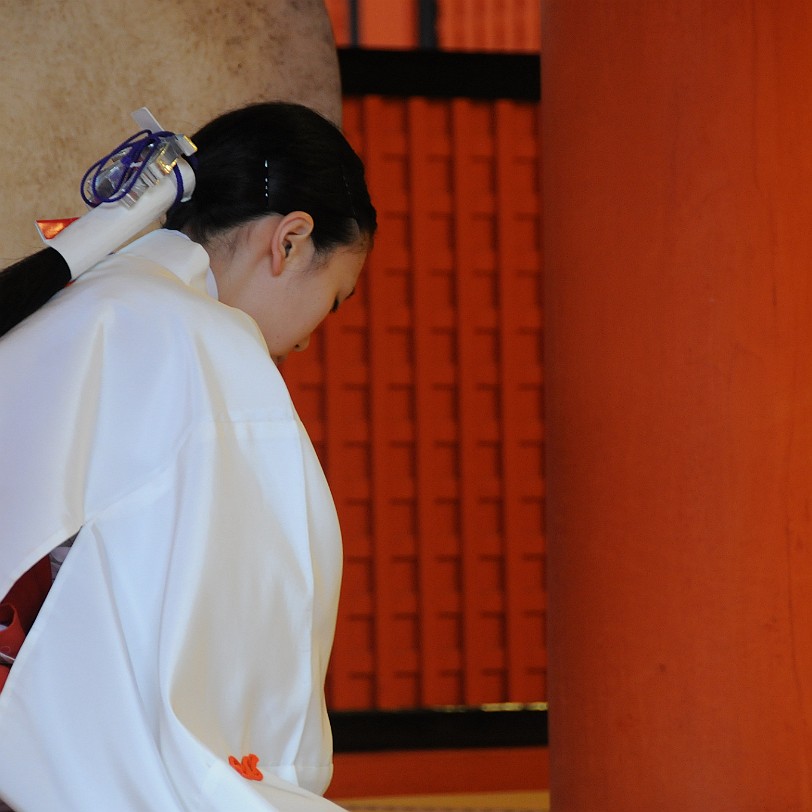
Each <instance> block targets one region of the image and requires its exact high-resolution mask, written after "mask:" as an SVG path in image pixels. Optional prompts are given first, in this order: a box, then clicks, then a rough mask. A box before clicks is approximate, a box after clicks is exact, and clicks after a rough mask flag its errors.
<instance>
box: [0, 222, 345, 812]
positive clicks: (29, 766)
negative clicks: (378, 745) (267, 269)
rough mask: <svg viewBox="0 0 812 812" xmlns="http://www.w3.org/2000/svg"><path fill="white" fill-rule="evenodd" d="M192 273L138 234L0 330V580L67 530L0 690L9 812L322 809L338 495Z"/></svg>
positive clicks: (252, 349) (182, 243)
mask: <svg viewBox="0 0 812 812" xmlns="http://www.w3.org/2000/svg"><path fill="white" fill-rule="evenodd" d="M207 273H208V257H207V255H206V253H205V251H204V250H203V249H202V248H201V247H200V246H198V245H196V244H195V243H193V242H191V241H189V240H187V239H186V238H185V237H184V236H182V235H180V234H177V233H175V232H169V231H156V232H153V233H151V234H149V235H147V236H146V237H142V238H141V239H140V240H138V241H136V242H135V243H133V244H132V245H131V246H129V247H128V248H126V249H124V250H122V251H121V252H119V253H118V254H116V255H113V256H112V257H110V258H108V259H107V260H105V261H104V262H102V263H101V264H100V265H98V266H97V267H96V268H94V269H93V270H91V271H89V272H88V273H87V274H85V275H84V276H82V277H81V278H80V279H79V280H78V281H77V282H76V283H74V284H73V285H71V286H70V287H68V288H67V289H65V290H64V291H62V292H61V293H60V294H58V295H57V296H56V297H55V298H54V299H53V300H51V301H50V302H49V303H48V304H47V305H46V306H45V307H43V308H42V309H41V310H40V311H39V312H37V313H36V314H34V315H33V316H32V317H30V318H29V319H27V320H26V321H24V322H23V323H22V324H20V325H19V326H18V327H17V328H15V329H14V330H13V331H11V332H10V333H8V334H7V335H6V336H5V337H4V338H3V339H2V340H0V427H1V430H2V439H1V440H0V506H1V507H0V517H2V518H0V595H3V594H5V592H6V591H7V590H8V589H9V587H10V586H11V585H12V584H13V583H14V581H15V580H16V579H17V578H18V577H19V576H20V575H21V574H22V573H23V572H24V571H25V570H26V569H28V568H29V567H30V566H31V565H32V564H34V563H35V562H36V561H37V560H38V559H40V558H41V557H43V556H45V555H46V554H47V553H48V552H49V551H50V550H51V549H53V548H54V547H56V546H57V545H58V544H60V543H61V542H63V541H64V540H65V539H67V538H69V537H70V536H72V535H73V534H75V533H76V532H77V531H79V535H78V537H77V539H76V541H75V543H74V545H73V548H72V550H71V552H70V554H69V555H68V557H67V560H66V561H65V563H64V565H63V566H62V568H61V571H60V573H59V575H58V577H57V578H56V581H55V582H54V585H53V588H52V590H51V593H50V595H49V597H48V599H47V601H46V603H45V605H44V607H43V609H42V611H41V612H40V615H39V617H38V619H37V621H36V624H35V626H34V628H33V629H32V630H31V633H30V634H29V635H28V638H27V640H26V643H25V645H24V646H23V649H22V651H21V652H20V655H19V657H18V659H17V661H16V663H15V665H14V667H13V668H12V669H11V674H10V676H9V679H8V682H7V683H6V686H5V689H4V690H3V692H2V693H0V798H2V799H4V800H5V801H6V802H7V803H8V804H10V806H11V807H12V808H13V809H15V810H16V812H56V810H59V812H69V811H70V810H76V812H101V810H110V811H111V812H129V811H130V810H132V812H146V811H147V810H156V811H157V810H160V812H174V811H175V810H199V811H200V812H204V810H205V811H206V812H208V810H212V811H214V810H222V811H225V810H228V811H229V812H232V811H236V810H239V811H240V812H250V811H251V810H266V812H267V810H273V809H276V810H291V811H292V812H295V811H296V810H328V809H332V810H335V809H337V807H336V806H335V805H334V804H331V803H330V802H328V801H326V800H325V799H323V798H321V797H320V796H319V795H317V794H314V793H321V792H323V791H324V789H325V788H326V786H327V784H328V782H329V779H330V775H331V770H332V767H331V749H332V742H331V736H330V730H329V724H328V720H327V715H326V711H325V707H324V694H323V683H324V675H325V670H326V667H327V661H328V657H329V652H330V648H331V645H332V639H333V631H334V625H335V615H336V606H337V600H338V588H339V580H340V570H341V550H340V538H339V531H338V524H337V521H336V515H335V509H334V507H333V502H332V499H331V497H330V494H329V491H328V488H327V485H326V483H325V480H324V477H323V474H322V471H321V468H320V466H319V463H318V461H317V459H316V456H315V454H314V452H313V448H312V446H311V444H310V442H309V440H308V438H307V435H306V433H305V431H304V429H303V427H302V425H301V423H300V422H299V419H298V417H297V415H296V413H295V411H294V408H293V406H292V404H291V401H290V397H289V395H288V392H287V390H286V387H285V385H284V382H283V381H282V378H281V377H280V375H279V373H278V371H277V369H276V367H275V366H274V364H273V362H272V361H271V359H270V357H269V356H268V352H267V349H266V347H265V343H264V341H263V339H262V337H261V335H260V333H259V331H258V329H257V327H256V325H255V323H254V322H253V321H252V320H251V319H250V318H248V317H247V316H246V315H244V314H243V313H241V312H239V311H236V310H233V309H231V308H229V307H227V306H225V305H223V304H221V303H219V302H218V301H217V300H216V299H215V298H212V296H211V295H210V294H208V293H207V290H206V279H207ZM235 767H237V768H239V771H238V769H236V768H235Z"/></svg>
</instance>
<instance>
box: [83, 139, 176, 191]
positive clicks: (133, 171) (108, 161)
mask: <svg viewBox="0 0 812 812" xmlns="http://www.w3.org/2000/svg"><path fill="white" fill-rule="evenodd" d="M174 137H175V133H171V132H166V131H161V132H157V133H152V132H150V131H149V130H140V131H139V132H137V133H135V135H132V136H130V137H129V138H128V139H127V140H126V141H123V142H122V143H121V144H119V145H118V146H117V147H116V148H115V149H114V150H113V151H112V152H110V153H109V154H108V155H105V156H104V157H103V158H101V159H99V160H98V161H96V163H94V164H93V165H92V166H91V167H90V168H89V169H88V170H87V172H85V174H84V176H83V177H82V184H81V194H82V200H84V201H85V203H87V205H88V206H91V207H95V206H98V205H100V204H101V203H116V202H117V201H119V200H122V199H123V198H125V197H126V196H127V195H128V194H129V193H130V192H131V191H132V189H133V187H134V186H135V184H136V183H137V182H138V179H139V178H140V177H141V175H142V173H143V172H144V169H145V168H146V167H147V166H148V165H149V163H150V160H151V159H152V157H153V156H154V155H155V153H156V152H157V150H158V149H159V147H160V146H161V144H162V142H163V141H165V140H166V139H167V138H174ZM174 171H175V177H176V178H177V181H178V193H177V196H176V197H175V202H174V203H173V204H172V205H173V206H175V205H177V203H178V201H180V200H181V198H182V197H183V183H182V182H181V176H180V171H179V169H178V167H177V165H176V166H175V167H174Z"/></svg>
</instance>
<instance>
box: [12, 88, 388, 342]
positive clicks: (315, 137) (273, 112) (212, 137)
mask: <svg viewBox="0 0 812 812" xmlns="http://www.w3.org/2000/svg"><path fill="white" fill-rule="evenodd" d="M192 140H193V141H194V143H195V145H196V146H197V148H198V151H197V152H196V153H195V154H194V155H193V156H191V159H190V162H191V163H192V164H193V165H194V169H195V178H196V184H195V191H194V194H193V195H192V198H191V200H189V201H187V202H186V203H180V204H178V205H176V206H175V207H173V208H172V209H170V211H169V213H168V214H167V217H166V221H165V223H164V227H165V228H172V229H177V230H180V231H183V232H185V233H186V234H187V235H188V236H189V237H191V238H192V239H193V240H196V241H198V242H202V243H206V242H207V241H209V240H210V239H212V238H215V237H217V236H218V235H220V234H222V233H223V232H225V231H227V230H229V229H231V228H233V227H234V226H239V225H243V224H245V223H248V222H250V221H251V220H256V219H258V218H260V217H263V216H265V215H267V214H271V213H275V214H289V213H290V212H292V211H304V212H307V213H308V214H309V215H310V216H311V217H312V218H313V232H312V234H311V238H312V240H313V245H314V247H315V249H316V251H317V252H318V253H321V254H325V253H327V252H329V251H330V250H332V249H333V248H338V247H340V246H350V245H353V244H355V243H357V242H358V241H359V240H365V241H366V242H367V244H368V245H369V244H371V242H372V238H373V237H374V235H375V229H376V228H377V218H376V213H375V207H374V206H373V205H372V202H371V200H370V198H369V191H368V190H367V184H366V179H365V178H364V165H363V164H362V163H361V159H360V158H359V157H358V155H356V153H355V151H354V150H353V149H352V147H351V146H350V145H349V143H348V142H347V139H346V138H344V136H343V134H342V133H341V131H340V130H339V129H338V127H336V126H335V125H334V124H332V123H331V122H330V121H328V120H327V119H326V118H324V117H323V116H320V115H319V114H318V113H316V112H315V111H313V110H311V109H310V108H308V107H304V106H302V105H300V104H292V103H289V102H265V103H261V104H254V105H250V106H248V107H244V108H242V109H240V110H234V111H232V112H230V113H226V114H225V115H222V116H220V117H219V118H216V119H214V121H212V122H210V123H209V124H207V125H206V126H205V127H203V128H202V129H201V130H200V131H199V132H197V133H195V134H194V136H192ZM72 270H74V269H71V268H69V267H68V264H67V262H66V261H65V259H63V257H62V256H61V254H59V253H58V251H56V250H55V249H54V248H52V247H49V248H44V249H42V250H41V251H39V252H37V253H36V254H32V255H31V256H30V257H26V258H25V259H22V260H20V261H19V262H17V263H15V264H14V265H11V266H10V267H8V268H6V269H4V270H3V271H0V336H2V335H3V334H4V333H6V332H7V331H8V330H10V329H11V328H12V327H14V326H15V325H16V324H19V323H20V322H21V321H22V320H23V319H25V318H27V317H28V316H30V315H31V314H32V313H34V312H35V311H36V310H38V309H39V308H40V307H42V305H43V304H45V302H47V301H48V300H49V299H50V298H51V297H52V296H53V295H54V294H55V293H57V291H59V290H61V289H62V288H63V287H64V286H65V285H67V284H68V282H69V281H70V280H71V276H72Z"/></svg>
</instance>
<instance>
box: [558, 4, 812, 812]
mask: <svg viewBox="0 0 812 812" xmlns="http://www.w3.org/2000/svg"><path fill="white" fill-rule="evenodd" d="M543 71H544V75H543V93H544V100H543V108H544V112H543V115H544V136H543V140H544V144H543V147H544V163H545V172H544V192H545V204H544V205H545V218H544V235H545V273H546V280H547V281H546V286H547V287H546V299H545V311H546V314H547V316H546V319H547V327H546V334H545V335H546V339H545V341H546V367H547V378H546V387H547V396H548V401H547V405H546V420H547V425H548V428H549V438H548V444H547V455H548V456H547V472H548V482H549V496H548V499H549V515H548V533H549V657H550V668H549V675H550V695H549V699H550V736H551V793H552V806H553V810H554V812H570V810H573V811H577V812H614V811H615V810H621V811H622V812H637V810H646V811H648V810H651V811H652V812H669V810H674V812H693V811H695V812H750V810H752V812H769V811H770V810H775V812H793V810H809V809H812V729H811V727H810V726H811V725H812V518H811V516H812V283H811V281H810V280H812V5H810V4H809V3H808V2H807V0H780V2H768V0H763V1H762V0H750V1H749V2H748V1H747V0H721V1H720V0H717V1H716V2H700V0H656V2H646V1H644V0H614V2H612V1H611V0H606V2H597V0H595V1H594V2H593V1H590V2H578V3H575V2H572V0H550V1H549V2H547V3H546V4H545V6H544V44H543Z"/></svg>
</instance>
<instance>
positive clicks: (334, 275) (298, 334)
mask: <svg viewBox="0 0 812 812" xmlns="http://www.w3.org/2000/svg"><path fill="white" fill-rule="evenodd" d="M309 254H310V256H309V261H304V262H299V263H297V264H295V265H291V266H290V267H288V268H287V269H286V270H285V272H284V273H282V274H280V276H279V278H278V282H279V284H278V285H277V287H276V290H275V291H274V295H273V296H272V298H271V299H270V300H269V301H267V302H266V303H265V306H264V307H262V308H257V309H258V310H260V312H259V313H257V314H256V315H254V314H249V315H254V318H255V320H256V321H257V324H258V325H259V328H260V330H261V331H262V334H263V336H264V337H265V342H266V343H267V345H268V351H269V352H270V354H271V357H272V358H273V360H274V362H275V363H276V364H280V363H281V362H282V361H284V360H285V358H286V357H287V356H288V354H289V353H291V352H293V351H294V350H297V351H301V350H304V349H306V348H307V345H308V344H309V343H310V336H311V334H312V333H313V331H314V330H315V329H316V327H318V326H319V324H321V323H322V321H324V319H325V317H326V316H327V314H328V313H330V312H333V311H335V310H338V308H339V307H340V306H341V304H342V303H343V302H344V301H346V300H347V299H349V297H350V296H352V295H353V293H354V292H355V285H356V283H357V282H358V276H359V274H360V273H361V268H362V266H363V264H364V261H365V260H366V256H367V251H366V248H365V247H363V246H361V245H358V246H351V247H342V248H336V249H334V250H333V251H331V252H330V253H329V254H326V255H323V256H319V255H318V254H316V253H315V252H314V251H312V243H311V250H310V251H309Z"/></svg>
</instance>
